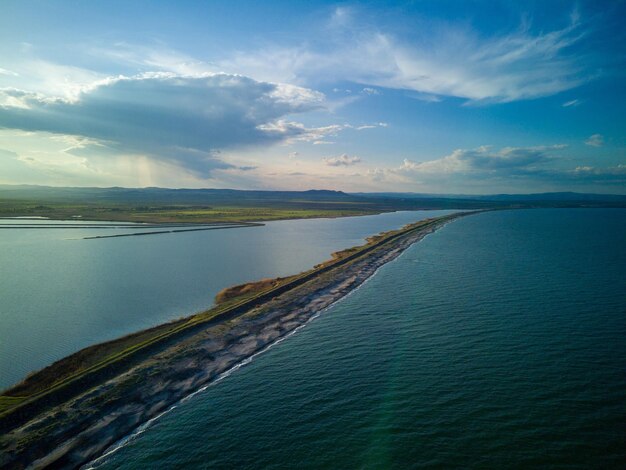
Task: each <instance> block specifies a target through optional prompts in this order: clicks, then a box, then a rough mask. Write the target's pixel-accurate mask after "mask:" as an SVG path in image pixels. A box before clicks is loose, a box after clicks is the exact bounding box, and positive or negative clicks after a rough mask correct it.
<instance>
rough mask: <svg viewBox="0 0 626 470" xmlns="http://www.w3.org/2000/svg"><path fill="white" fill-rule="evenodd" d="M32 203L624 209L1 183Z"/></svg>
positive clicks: (600, 202) (579, 200)
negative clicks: (356, 204)
mask: <svg viewBox="0 0 626 470" xmlns="http://www.w3.org/2000/svg"><path fill="white" fill-rule="evenodd" d="M1 199H4V200H33V201H49V202H80V203H102V204H104V203H119V204H124V203H127V204H136V203H149V204H155V203H158V204H221V205H231V204H232V205H239V206H242V205H259V206H265V205H272V204H275V203H281V204H282V205H288V206H294V207H295V206H297V205H299V204H304V205H312V204H313V205H314V204H315V203H337V204H339V205H350V204H354V203H358V204H359V205H360V206H361V207H364V206H371V207H372V208H373V209H374V208H375V209H383V210H402V209H420V208H425V209H433V208H446V209H447V208H462V209H468V208H484V207H517V206H528V207H555V206H557V207H564V206H567V207H569V206H610V207H626V195H612V194H585V193H574V192H554V193H539V194H491V195H468V194H424V193H393V192H378V193H346V192H343V191H331V190H315V189H312V190H308V191H260V190H236V189H171V188H155V187H150V188H122V187H111V188H84V187H53V186H35V185H0V200H1Z"/></svg>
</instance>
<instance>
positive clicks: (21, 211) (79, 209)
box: [0, 200, 383, 224]
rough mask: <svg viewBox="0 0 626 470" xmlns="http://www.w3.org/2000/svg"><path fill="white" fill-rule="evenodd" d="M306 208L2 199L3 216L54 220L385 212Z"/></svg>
mask: <svg viewBox="0 0 626 470" xmlns="http://www.w3.org/2000/svg"><path fill="white" fill-rule="evenodd" d="M303 205H304V207H285V206H281V205H280V204H279V203H276V204H272V205H269V204H268V205H264V206H260V205H259V206H256V205H249V206H246V205H241V206H238V205H237V206H235V205H233V206H229V205H218V206H204V205H194V204H171V205H154V206H149V205H146V204H123V203H102V204H95V203H91V204H79V203H61V202H39V201H16V200H0V217H16V216H31V217H32V216H38V217H48V218H50V219H52V220H68V219H72V218H77V217H79V218H80V219H83V220H94V221H95V220H107V221H111V220H115V221H119V222H149V223H171V222H180V223H190V224H193V223H210V222H257V221H262V220H286V219H307V218H319V217H347V216H354V215H366V214H375V213H379V212H382V211H383V210H373V209H372V208H371V207H365V206H363V205H360V204H358V203H352V204H347V203H341V204H333V203H332V202H325V203H316V202H315V201H303Z"/></svg>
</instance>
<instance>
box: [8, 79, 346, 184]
mask: <svg viewBox="0 0 626 470" xmlns="http://www.w3.org/2000/svg"><path fill="white" fill-rule="evenodd" d="M323 101H324V96H323V95H322V94H321V93H318V92H315V91H313V90H308V89H305V88H301V87H296V86H294V85H284V84H278V85H277V84H271V83H265V82H258V81H255V80H252V79H250V78H247V77H243V76H239V75H227V74H205V75H202V76H181V75H176V74H173V73H147V74H142V75H136V76H132V77H115V78H107V79H103V80H99V81H97V82H95V83H92V84H90V85H89V86H83V87H82V89H81V92H80V93H79V94H78V95H76V96H75V97H74V98H72V99H68V98H47V97H43V96H42V95H39V94H36V93H29V92H24V91H20V90H14V89H3V90H0V103H1V104H2V108H0V110H1V112H0V127H4V128H9V129H22V130H26V131H43V132H51V133H56V134H64V135H74V136H83V137H88V138H90V139H92V140H95V141H98V142H100V143H101V144H103V145H106V146H107V147H109V148H111V149H115V150H116V151H118V153H123V154H126V155H131V154H137V155H147V156H149V157H152V158H157V159H161V160H163V161H167V162H170V163H174V164H177V165H179V166H181V167H183V168H185V169H186V170H187V171H190V172H192V173H196V174H204V175H207V174H209V173H210V171H211V170H213V169H220V168H222V169H225V168H230V167H232V165H230V164H227V163H225V162H223V161H221V160H220V159H219V158H218V157H217V151H219V150H220V149H226V148H231V147H242V146H252V145H267V144H271V143H275V142H280V141H285V140H289V139H294V140H314V139H318V138H321V137H323V136H325V135H333V133H334V132H336V128H335V127H333V126H329V127H328V128H317V129H307V128H305V127H304V126H303V125H301V124H299V123H294V122H290V121H285V120H283V119H281V118H282V117H283V116H285V115H289V114H293V113H300V112H305V111H310V110H313V109H317V108H319V107H320V106H321V105H322V103H323ZM85 155H86V153H85Z"/></svg>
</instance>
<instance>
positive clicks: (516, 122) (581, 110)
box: [0, 0, 626, 194]
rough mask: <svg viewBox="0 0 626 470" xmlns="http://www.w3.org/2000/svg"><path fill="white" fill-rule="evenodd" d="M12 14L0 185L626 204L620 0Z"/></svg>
mask: <svg viewBox="0 0 626 470" xmlns="http://www.w3.org/2000/svg"><path fill="white" fill-rule="evenodd" d="M382 5H383V2H361V3H335V2H313V1H307V2H304V1H302V2H298V1H289V2H287V1H285V2H271V1H266V2H252V1H250V2H244V1H228V2H217V1H214V2H156V1H150V2H148V1H133V2H128V1H123V2H122V1H119V2H117V1H107V2H89V1H64V2H60V1H39V2H34V1H24V0H20V1H13V0H5V1H4V2H3V14H2V16H1V17H0V183H8V184H46V185H65V186H114V185H119V186H167V187H230V188H242V189H310V188H327V189H340V190H345V191H412V192H434V193H470V194H471V193H496V192H498V193H499V192H509V193H527V192H543V191H566V190H567V191H569V190H572V191H587V192H602V193H622V194H623V193H626V132H625V130H626V87H625V86H624V83H626V80H625V78H626V37H625V36H626V33H625V31H624V28H623V26H622V21H623V18H625V17H626V3H625V2H623V1H611V2H608V1H607V2H599V1H594V2H584V1H580V2H570V1H568V2H564V1H556V0H554V1H550V2H545V1H543V2H532V1H529V2H496V1H484V2H468V1H458V2H457V1H434V0H433V1H411V2H396V3H392V2H384V6H382Z"/></svg>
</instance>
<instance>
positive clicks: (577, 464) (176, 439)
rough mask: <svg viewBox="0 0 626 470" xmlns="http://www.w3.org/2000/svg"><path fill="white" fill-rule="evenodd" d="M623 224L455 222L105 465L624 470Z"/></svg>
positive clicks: (580, 218) (592, 219) (506, 217)
mask: <svg viewBox="0 0 626 470" xmlns="http://www.w3.org/2000/svg"><path fill="white" fill-rule="evenodd" d="M625 280H626V211H625V210H617V209H615V210H601V209H597V210H585V209H562V210H561V209H558V210H557V209H551V210H524V211H507V212H493V213H484V214H479V215H475V216H471V217H466V218H463V219H461V220H458V221H456V222H453V223H451V224H449V225H447V226H445V227H444V228H443V229H441V230H439V231H438V232H436V233H435V234H432V235H430V236H428V237H427V238H426V239H425V240H423V241H422V242H421V243H418V244H416V245H414V246H413V247H411V248H410V249H409V250H407V252H405V253H404V254H403V255H402V256H401V257H400V258H399V259H397V260H396V261H394V262H392V263H390V264H387V265H385V266H384V267H383V268H381V269H380V270H379V272H378V273H377V274H376V275H375V276H374V277H373V278H371V279H370V280H369V281H368V282H367V283H366V284H365V285H363V286H362V287H361V288H360V289H358V290H357V291H355V292H353V293H352V294H351V295H350V296H348V297H347V298H345V299H344V300H342V301H340V302H339V303H337V304H335V305H334V306H333V307H331V308H330V309H328V310H327V311H325V312H324V313H323V314H322V315H320V316H319V317H318V318H316V319H315V320H313V321H311V322H310V323H309V324H307V325H306V326H305V327H304V328H302V329H301V330H299V331H298V332H297V333H296V334H294V335H292V336H291V337H289V338H287V339H286V340H284V341H283V342H281V343H279V344H277V345H275V346H274V347H272V348H270V349H269V350H267V351H266V352H264V353H262V354H260V355H258V356H256V357H255V358H254V359H253V360H252V361H250V363H248V364H246V365H245V366H243V367H241V368H240V369H238V370H236V371H234V372H233V373H232V374H230V375H229V376H227V377H225V378H224V379H223V380H221V381H219V382H218V383H216V384H215V385H213V386H211V387H209V388H207V389H206V390H205V391H203V392H201V393H199V394H197V395H195V396H194V397H192V398H191V399H189V400H187V401H185V402H184V403H181V404H180V405H179V406H177V407H176V408H175V409H173V410H172V411H170V412H169V413H167V414H165V415H164V416H162V417H161V418H160V419H158V420H156V421H155V422H154V423H153V424H152V426H150V427H149V428H148V429H147V430H145V431H144V432H143V433H141V434H138V435H136V436H135V437H133V438H131V439H130V440H129V441H128V442H127V443H126V444H125V445H124V446H122V447H121V448H119V450H117V451H116V452H114V453H112V454H110V455H109V456H108V457H106V458H104V459H102V460H101V461H100V462H99V463H98V464H97V465H96V467H98V468H102V469H114V468H115V469H118V468H120V469H138V468H218V469H221V468H224V469H226V468H242V469H257V468H259V469H286V468H300V469H308V468H311V469H312V468H337V469H339V468H341V469H343V468H350V469H352V468H355V469H356V468H359V469H386V468H394V469H395V468H397V469H408V468H494V469H501V468H575V469H589V468H624V464H625V463H626V429H625V427H624V423H626V395H625V394H624V391H625V390H626V373H625V372H626V340H625V338H626V290H625V289H624V287H625V282H624V281H625Z"/></svg>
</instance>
